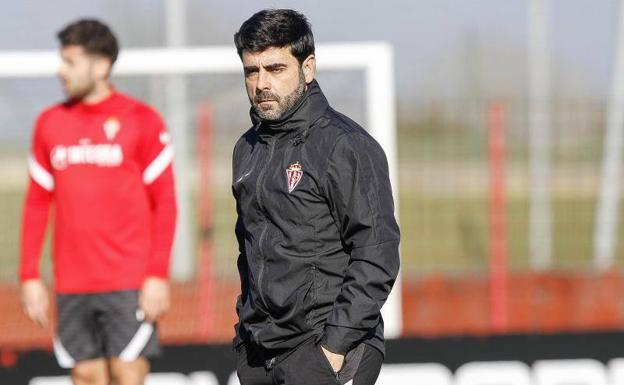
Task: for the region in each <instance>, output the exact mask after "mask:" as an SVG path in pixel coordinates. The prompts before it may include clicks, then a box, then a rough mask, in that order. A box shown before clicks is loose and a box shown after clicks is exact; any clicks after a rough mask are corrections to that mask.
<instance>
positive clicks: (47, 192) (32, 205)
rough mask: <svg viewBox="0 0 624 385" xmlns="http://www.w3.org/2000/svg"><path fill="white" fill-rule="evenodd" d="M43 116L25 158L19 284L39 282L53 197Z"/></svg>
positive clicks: (38, 122)
mask: <svg viewBox="0 0 624 385" xmlns="http://www.w3.org/2000/svg"><path fill="white" fill-rule="evenodd" d="M44 115H45V114H43V115H42V116H40V117H39V119H38V120H37V123H36V124H35V131H34V135H33V141H32V149H31V153H30V155H29V157H28V174H29V176H30V178H29V183H28V191H27V192H26V198H25V200H24V211H23V215H22V231H21V233H22V236H21V254H20V268H19V278H20V281H21V282H23V281H26V280H29V279H35V278H39V260H40V257H41V249H42V247H43V241H44V237H45V230H46V225H47V222H48V212H49V208H50V205H51V203H52V198H53V195H54V187H55V180H54V172H53V170H52V165H51V163H50V158H49V156H48V150H47V147H46V144H45V140H44V135H43V126H44V123H43V121H44V120H45V118H44Z"/></svg>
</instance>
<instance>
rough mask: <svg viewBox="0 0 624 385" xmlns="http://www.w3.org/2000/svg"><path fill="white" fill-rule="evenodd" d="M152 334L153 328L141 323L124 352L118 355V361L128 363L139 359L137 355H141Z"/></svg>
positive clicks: (150, 325) (148, 324)
mask: <svg viewBox="0 0 624 385" xmlns="http://www.w3.org/2000/svg"><path fill="white" fill-rule="evenodd" d="M153 332H154V326H153V325H152V324H150V323H147V322H143V323H142V324H141V326H139V329H138V330H137V332H136V334H135V335H134V337H132V340H130V342H129V343H128V345H127V346H126V347H125V348H124V350H123V351H122V352H121V353H119V359H120V360H121V361H124V362H130V361H134V360H136V359H137V358H139V355H141V352H142V351H143V349H144V348H145V345H147V343H148V341H149V339H150V337H151V336H152V333H153Z"/></svg>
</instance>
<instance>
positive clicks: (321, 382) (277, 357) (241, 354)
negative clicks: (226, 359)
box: [236, 338, 383, 385]
mask: <svg viewBox="0 0 624 385" xmlns="http://www.w3.org/2000/svg"><path fill="white" fill-rule="evenodd" d="M237 352H238V362H237V367H236V371H237V374H238V379H239V380H240V383H241V385H338V384H339V385H345V384H348V385H374V384H375V381H376V380H377V377H378V376H379V372H380V370H381V364H382V361H383V355H382V354H381V352H380V351H379V350H377V349H375V348H374V347H372V346H370V345H367V344H363V343H362V344H360V345H358V346H357V347H356V348H354V349H353V350H351V351H350V352H349V353H347V356H346V357H345V363H344V365H343V367H342V369H340V371H339V372H338V373H336V372H334V370H333V369H332V367H331V365H330V364H329V361H328V360H327V358H326V357H325V354H324V353H323V352H322V351H321V347H320V345H318V344H317V342H316V341H315V339H314V338H313V339H310V340H308V341H307V342H305V343H303V344H301V345H300V346H298V347H297V348H295V349H292V350H288V351H282V352H268V351H266V350H264V349H262V348H261V347H259V346H257V345H255V344H243V345H241V346H240V347H239V348H238V349H237Z"/></svg>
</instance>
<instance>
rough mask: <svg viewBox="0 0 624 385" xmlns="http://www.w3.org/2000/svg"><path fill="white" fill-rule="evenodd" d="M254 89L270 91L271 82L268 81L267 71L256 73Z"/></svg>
mask: <svg viewBox="0 0 624 385" xmlns="http://www.w3.org/2000/svg"><path fill="white" fill-rule="evenodd" d="M256 88H257V89H258V90H259V91H264V90H268V89H271V81H270V79H269V73H268V72H267V71H264V70H262V69H261V70H260V71H259V72H258V82H257V83H256Z"/></svg>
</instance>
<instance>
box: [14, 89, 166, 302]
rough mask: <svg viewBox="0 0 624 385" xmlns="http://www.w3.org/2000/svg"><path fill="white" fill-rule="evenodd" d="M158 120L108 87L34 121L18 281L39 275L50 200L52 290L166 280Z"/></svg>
mask: <svg viewBox="0 0 624 385" xmlns="http://www.w3.org/2000/svg"><path fill="white" fill-rule="evenodd" d="M169 142H170V137H169V134H168V133H167V132H166V131H165V127H164V124H163V122H162V120H161V119H160V117H159V116H158V114H157V113H156V112H155V111H154V110H153V109H152V108H150V107H148V106H147V105H145V104H143V103H141V102H139V101H137V100H135V99H132V98H130V97H128V96H126V95H123V94H121V93H118V92H115V91H113V93H112V95H111V96H109V97H108V98H107V99H105V100H104V101H102V102H100V103H97V104H93V105H88V104H84V103H81V102H74V103H65V104H59V105H56V106H53V107H51V108H49V109H47V110H45V111H44V112H43V113H41V115H40V116H39V118H38V119H37V122H36V125H35V132H34V138H33V146H32V153H31V155H30V157H29V159H28V170H29V173H30V183H29V186H28V192H27V194H26V201H25V204H24V216H23V224H22V252H21V261H20V279H21V280H22V281H24V280H28V279H32V278H38V277H39V259H40V257H39V256H40V254H41V248H42V243H43V239H44V234H45V228H46V222H47V217H48V209H49V207H50V204H51V203H52V202H54V208H55V210H54V214H55V215H54V237H53V259H54V277H55V287H56V291H57V292H58V293H63V294H70V293H93V292H106V291H115V290H136V289H139V288H140V287H141V285H142V283H143V280H144V279H145V277H147V276H156V277H161V278H166V277H167V276H168V273H169V255H170V253H171V244H172V242H173V234H174V227H175V217H176V204H175V193H174V183H173V171H172V166H171V162H172V160H173V148H172V147H171V144H170V143H169Z"/></svg>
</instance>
